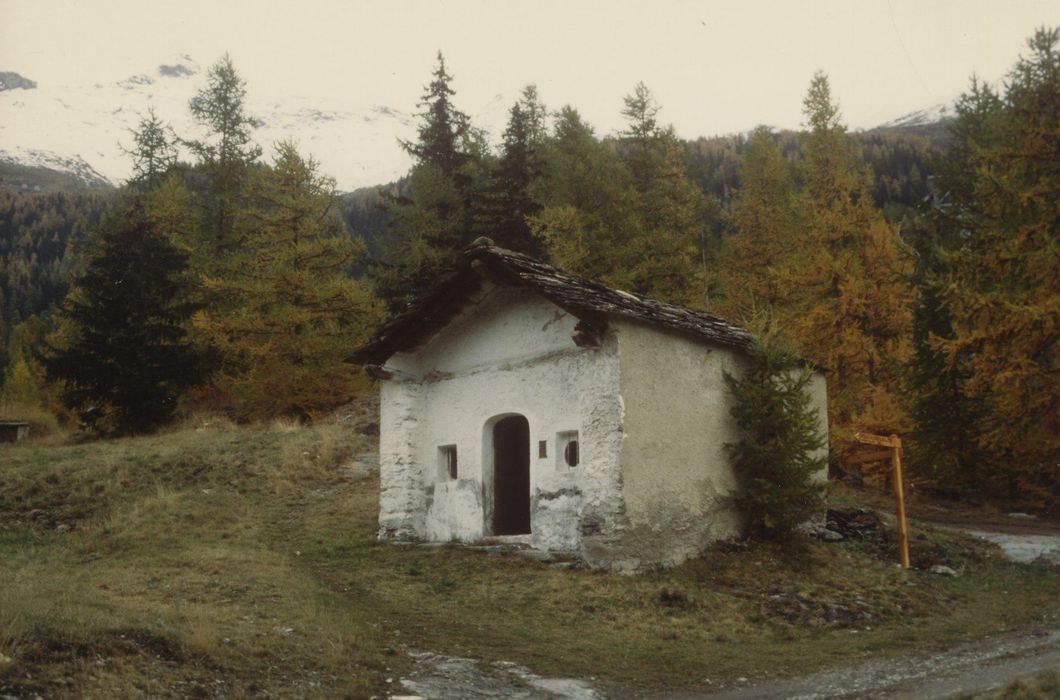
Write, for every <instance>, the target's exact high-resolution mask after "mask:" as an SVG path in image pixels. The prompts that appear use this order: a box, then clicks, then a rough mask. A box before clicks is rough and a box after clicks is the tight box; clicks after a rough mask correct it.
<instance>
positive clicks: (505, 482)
mask: <svg viewBox="0 0 1060 700" xmlns="http://www.w3.org/2000/svg"><path fill="white" fill-rule="evenodd" d="M493 534H495V535H527V534H530V423H529V422H528V421H527V420H526V418H525V417H524V416H520V415H513V416H508V417H506V418H502V419H500V420H499V421H497V422H496V423H495V424H494V426H493Z"/></svg>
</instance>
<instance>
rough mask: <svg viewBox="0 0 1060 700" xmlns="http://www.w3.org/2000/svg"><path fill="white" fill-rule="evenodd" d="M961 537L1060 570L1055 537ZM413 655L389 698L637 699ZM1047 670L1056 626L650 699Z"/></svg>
mask: <svg viewBox="0 0 1060 700" xmlns="http://www.w3.org/2000/svg"><path fill="white" fill-rule="evenodd" d="M961 529H963V528H961ZM964 531H965V532H967V533H969V534H971V535H974V536H976V537H980V538H982V539H984V540H988V541H990V542H993V543H995V544H997V545H998V546H999V547H1001V549H1002V551H1003V552H1004V554H1005V555H1006V556H1007V557H1008V558H1010V559H1012V560H1014V561H1018V562H1022V563H1044V564H1050V563H1051V564H1053V565H1060V533H1054V534H1018V533H1006V532H990V531H986V530H967V529H964ZM411 656H412V657H413V658H414V659H415V660H416V671H415V673H413V674H412V676H411V677H410V678H408V679H402V680H401V681H400V685H401V686H402V687H403V688H404V689H405V690H404V691H403V692H405V693H406V694H405V695H401V694H400V692H402V691H398V692H399V694H395V695H392V696H391V698H392V700H398V699H399V698H405V699H407V700H413V699H415V700H449V699H450V698H461V699H462V698H468V699H471V698H481V699H492V698H520V699H523V700H603V699H604V698H626V697H637V696H638V694H637V693H630V692H623V691H621V690H616V689H614V688H607V689H606V690H605V689H604V688H603V687H602V686H601V684H599V683H597V682H596V681H595V679H589V680H579V679H570V678H545V677H542V676H538V675H536V674H534V673H532V672H531V671H530V670H529V669H527V668H525V667H522V666H519V665H517V664H514V663H511V662H506V661H500V662H496V663H494V664H485V663H482V662H477V661H475V660H472V659H461V658H454V657H449V656H443V655H440V654H433V653H429V652H411ZM1049 670H1060V629H1058V627H1057V626H1056V625H1053V626H1052V627H1051V628H1049V629H1042V630H1035V631H1031V632H1022V633H1019V634H1012V635H1009V636H1005V637H993V638H990V639H986V640H981V641H976V642H969V643H966V644H962V645H960V646H957V647H953V648H951V649H947V650H945V651H941V652H936V653H933V654H930V653H918V654H904V655H900V656H895V657H888V658H887V659H881V660H878V661H875V660H874V661H868V662H865V663H860V664H856V665H853V666H844V667H841V668H834V669H828V670H824V671H820V672H818V673H815V674H812V675H809V676H805V677H803V678H796V679H787V680H778V681H767V682H764V683H751V684H743V685H740V686H737V687H730V688H726V689H721V690H717V691H713V690H706V691H699V692H689V693H681V694H672V695H666V696H658V695H655V696H653V697H662V698H666V699H667V700H767V699H772V698H788V699H790V700H835V699H840V698H867V699H870V700H882V699H888V700H890V699H894V700H898V699H901V700H906V699H909V700H912V699H917V700H920V699H923V700H943V699H946V698H953V697H955V696H958V695H962V694H965V693H976V692H982V691H986V690H990V689H993V688H997V687H1000V686H1003V685H1005V684H1007V683H1009V682H1010V681H1012V680H1013V679H1015V678H1020V677H1028V676H1033V675H1035V674H1037V673H1041V672H1043V671H1049ZM395 690H396V689H395Z"/></svg>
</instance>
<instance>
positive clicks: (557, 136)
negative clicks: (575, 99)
mask: <svg viewBox="0 0 1060 700" xmlns="http://www.w3.org/2000/svg"><path fill="white" fill-rule="evenodd" d="M542 154H543V157H542V162H543V173H544V174H543V176H542V177H541V178H540V179H539V180H538V181H537V182H536V183H535V184H534V185H533V187H532V188H531V190H532V193H533V197H534V199H535V200H537V201H539V202H541V203H542V206H543V208H542V210H541V211H540V212H539V213H538V214H537V215H535V216H532V217H531V219H530V224H531V229H532V230H533V233H534V235H535V236H537V237H538V238H539V239H540V240H541V241H542V242H543V243H544V245H545V248H546V249H547V251H548V255H549V257H550V258H551V260H552V262H554V263H555V264H556V265H558V266H559V267H561V268H563V269H564V270H568V271H570V272H572V273H574V274H578V275H582V276H584V277H588V278H589V279H593V280H596V281H599V282H602V283H604V284H608V285H611V286H614V287H619V288H622V289H630V288H631V287H632V285H633V282H634V279H633V276H632V274H631V270H632V267H633V265H634V261H632V260H629V259H628V258H626V257H625V256H626V255H627V254H628V251H629V250H630V248H631V246H630V241H632V240H633V239H634V237H636V236H637V235H638V234H639V231H640V230H641V222H640V219H639V217H638V214H637V211H636V207H637V199H638V198H637V193H636V190H635V189H634V188H633V182H632V179H631V178H630V174H629V171H628V170H627V169H626V168H625V167H624V166H623V164H622V162H621V161H620V160H619V158H618V156H617V154H616V153H615V151H614V149H613V148H611V147H610V146H609V145H608V144H605V143H602V142H601V141H599V140H598V139H597V138H596V136H595V135H594V133H593V129H592V127H591V126H589V125H588V124H586V123H585V122H584V121H583V120H582V118H581V115H579V114H578V112H577V110H575V109H573V108H572V107H569V106H567V107H564V108H563V109H561V110H560V112H559V113H558V115H557V116H556V120H555V125H554V127H553V134H552V136H551V137H550V138H548V139H546V141H545V143H544V146H543V149H542Z"/></svg>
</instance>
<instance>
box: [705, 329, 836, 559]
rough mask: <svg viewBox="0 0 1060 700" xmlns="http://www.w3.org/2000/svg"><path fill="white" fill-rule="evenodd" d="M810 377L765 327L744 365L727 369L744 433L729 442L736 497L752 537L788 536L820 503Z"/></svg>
mask: <svg viewBox="0 0 1060 700" xmlns="http://www.w3.org/2000/svg"><path fill="white" fill-rule="evenodd" d="M811 378H812V370H810V369H809V368H808V367H805V366H804V365H803V364H802V363H801V362H800V361H799V359H798V356H797V355H795V353H794V352H793V351H792V350H790V349H789V348H788V347H787V346H786V345H785V344H784V342H783V341H781V340H780V339H779V338H778V337H777V336H776V335H775V333H773V332H769V331H768V330H767V332H766V333H763V334H762V336H761V337H760V338H759V339H758V340H757V342H756V343H755V346H754V348H753V349H752V351H751V353H750V358H749V362H748V365H747V368H746V371H745V372H744V373H743V374H741V375H739V376H733V375H732V374H729V373H728V372H726V373H725V383H726V384H727V385H728V389H729V395H730V396H731V397H732V402H733V405H732V408H731V413H732V416H733V418H734V419H735V420H736V425H737V426H738V428H739V430H740V434H741V437H740V439H739V440H738V441H737V442H734V443H727V444H726V445H725V449H726V451H727V452H728V454H729V456H730V457H731V459H732V464H733V470H734V471H735V473H736V476H737V479H738V480H739V484H740V485H739V489H738V491H737V493H736V496H735V498H734V500H735V504H736V506H737V508H738V509H739V510H740V512H741V513H742V514H744V515H745V516H746V517H747V521H748V529H749V532H750V534H751V535H752V536H760V537H764V538H767V539H783V538H785V537H787V536H789V535H790V534H791V533H792V532H793V531H794V530H795V528H796V527H797V526H798V525H800V524H802V523H804V522H806V521H807V520H809V519H810V518H811V517H813V516H814V515H815V514H816V513H818V512H819V511H820V509H821V508H822V506H823V499H824V494H825V489H826V483H825V481H824V479H822V478H821V476H822V475H823V473H824V470H825V466H826V463H827V458H826V457H825V456H824V455H825V446H826V442H825V439H824V435H823V434H822V433H821V431H820V426H819V423H818V416H817V412H816V411H815V410H814V407H813V402H812V399H811V397H810V395H809V391H808V389H809V384H810V381H811Z"/></svg>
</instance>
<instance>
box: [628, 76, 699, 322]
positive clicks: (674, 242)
mask: <svg viewBox="0 0 1060 700" xmlns="http://www.w3.org/2000/svg"><path fill="white" fill-rule="evenodd" d="M624 101H625V108H624V109H623V111H622V114H623V116H625V117H626V120H627V126H626V130H625V131H623V132H622V133H621V134H620V143H621V145H622V150H621V153H622V156H623V160H624V161H625V163H626V166H627V167H628V168H629V171H630V174H631V176H632V179H633V186H634V188H635V190H636V192H637V195H638V207H637V209H638V213H639V215H640V219H641V222H642V223H641V229H642V230H641V233H640V235H639V236H637V237H636V238H634V239H632V240H631V241H630V245H631V248H630V250H629V251H628V252H627V255H626V256H625V257H626V258H627V260H629V261H630V263H631V265H632V267H631V275H632V278H633V285H632V287H633V289H632V291H635V292H637V293H640V294H645V295H648V296H652V297H656V298H660V299H663V300H665V301H672V302H677V303H683V304H688V305H691V306H703V305H704V304H705V301H706V300H705V289H706V280H705V277H706V270H705V268H706V261H705V258H704V255H705V253H706V250H705V248H706V239H705V235H706V228H707V221H706V216H707V213H708V211H709V209H708V207H707V201H706V198H705V197H704V195H703V193H702V192H701V191H700V190H699V188H697V187H696V186H695V184H694V183H693V182H692V181H691V180H690V179H689V177H688V170H687V168H686V165H685V162H684V149H683V147H682V145H681V142H680V141H679V140H678V139H677V136H676V135H675V134H674V131H673V127H669V126H667V127H661V126H659V123H658V118H657V117H658V113H659V105H658V104H657V103H656V102H655V99H654V97H652V95H651V92H650V91H649V90H648V88H647V87H646V86H645V85H644V83H638V84H637V85H636V86H635V88H634V90H633V93H632V94H630V95H627V96H626V97H625V100H624Z"/></svg>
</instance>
